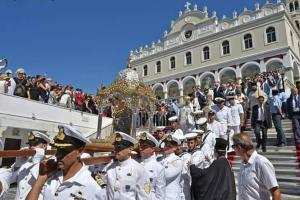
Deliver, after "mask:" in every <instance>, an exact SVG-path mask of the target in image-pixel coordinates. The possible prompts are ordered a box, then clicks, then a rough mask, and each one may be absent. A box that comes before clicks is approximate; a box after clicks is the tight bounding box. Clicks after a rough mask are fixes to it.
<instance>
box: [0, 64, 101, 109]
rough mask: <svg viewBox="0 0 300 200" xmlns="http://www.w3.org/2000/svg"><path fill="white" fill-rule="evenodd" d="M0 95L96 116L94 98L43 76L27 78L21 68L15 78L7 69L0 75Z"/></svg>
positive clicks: (96, 107)
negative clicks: (26, 99) (12, 96)
mask: <svg viewBox="0 0 300 200" xmlns="http://www.w3.org/2000/svg"><path fill="white" fill-rule="evenodd" d="M0 93H4V94H8V95H14V96H18V97H23V98H28V99H31V100H34V101H39V102H43V103H48V104H51V105H57V106H63V107H65V108H70V109H74V110H79V111H83V112H88V113H93V114H98V106H97V105H96V101H97V99H96V98H97V97H96V96H93V95H90V94H88V93H85V92H84V91H82V89H79V88H77V89H74V87H73V86H72V85H66V86H63V85H61V84H59V83H57V82H54V81H53V80H52V79H51V78H47V77H45V76H43V75H36V76H28V75H27V74H26V72H25V70H24V69H23V68H19V69H17V70H16V73H15V76H13V72H12V70H9V69H8V70H6V71H5V73H3V74H1V75H0Z"/></svg>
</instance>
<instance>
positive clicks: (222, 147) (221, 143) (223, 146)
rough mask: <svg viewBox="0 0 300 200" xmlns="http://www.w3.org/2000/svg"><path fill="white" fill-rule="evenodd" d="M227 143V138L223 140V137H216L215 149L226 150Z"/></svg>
mask: <svg viewBox="0 0 300 200" xmlns="http://www.w3.org/2000/svg"><path fill="white" fill-rule="evenodd" d="M227 145H228V142H227V140H224V139H223V138H216V145H215V149H216V150H217V151H226V148H227Z"/></svg>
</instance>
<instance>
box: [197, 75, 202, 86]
mask: <svg viewBox="0 0 300 200" xmlns="http://www.w3.org/2000/svg"><path fill="white" fill-rule="evenodd" d="M200 86H201V80H200V76H199V74H197V75H196V87H200Z"/></svg>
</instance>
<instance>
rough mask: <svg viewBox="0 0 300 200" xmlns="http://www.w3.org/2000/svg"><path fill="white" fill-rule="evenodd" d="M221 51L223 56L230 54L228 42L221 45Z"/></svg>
mask: <svg viewBox="0 0 300 200" xmlns="http://www.w3.org/2000/svg"><path fill="white" fill-rule="evenodd" d="M222 50H223V55H227V54H230V46H229V41H228V40H226V41H224V42H223V43H222Z"/></svg>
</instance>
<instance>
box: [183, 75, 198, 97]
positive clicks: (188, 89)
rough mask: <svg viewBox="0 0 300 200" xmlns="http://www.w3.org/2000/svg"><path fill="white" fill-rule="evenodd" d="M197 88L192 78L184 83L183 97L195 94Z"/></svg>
mask: <svg viewBox="0 0 300 200" xmlns="http://www.w3.org/2000/svg"><path fill="white" fill-rule="evenodd" d="M195 86H196V82H195V80H194V79H192V78H190V79H187V80H186V81H184V82H183V95H184V96H187V95H189V94H192V93H193V87H195Z"/></svg>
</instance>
